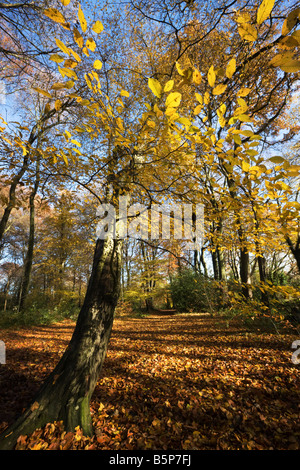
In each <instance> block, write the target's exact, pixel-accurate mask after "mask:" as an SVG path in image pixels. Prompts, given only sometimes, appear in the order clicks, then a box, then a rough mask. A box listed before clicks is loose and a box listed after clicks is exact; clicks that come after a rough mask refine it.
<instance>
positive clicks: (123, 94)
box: [120, 90, 129, 98]
mask: <svg viewBox="0 0 300 470" xmlns="http://www.w3.org/2000/svg"><path fill="white" fill-rule="evenodd" d="M120 95H121V96H125V97H126V98H129V93H128V91H127V90H121V92H120Z"/></svg>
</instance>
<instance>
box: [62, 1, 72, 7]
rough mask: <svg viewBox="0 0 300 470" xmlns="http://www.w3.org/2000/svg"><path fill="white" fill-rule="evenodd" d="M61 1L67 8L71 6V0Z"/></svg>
mask: <svg viewBox="0 0 300 470" xmlns="http://www.w3.org/2000/svg"><path fill="white" fill-rule="evenodd" d="M60 1H61V3H62V4H63V5H64V6H65V7H66V6H67V5H69V3H70V1H71V0H60Z"/></svg>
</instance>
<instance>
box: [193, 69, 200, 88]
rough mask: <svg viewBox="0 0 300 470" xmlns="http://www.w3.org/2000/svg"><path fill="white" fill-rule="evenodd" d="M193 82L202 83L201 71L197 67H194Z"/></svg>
mask: <svg viewBox="0 0 300 470" xmlns="http://www.w3.org/2000/svg"><path fill="white" fill-rule="evenodd" d="M193 82H194V83H196V85H200V84H201V82H202V76H201V73H200V72H199V70H197V69H194V71H193Z"/></svg>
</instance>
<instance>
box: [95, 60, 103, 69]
mask: <svg viewBox="0 0 300 470" xmlns="http://www.w3.org/2000/svg"><path fill="white" fill-rule="evenodd" d="M101 68H102V62H101V60H98V59H97V60H95V62H94V69H96V70H100V69H101Z"/></svg>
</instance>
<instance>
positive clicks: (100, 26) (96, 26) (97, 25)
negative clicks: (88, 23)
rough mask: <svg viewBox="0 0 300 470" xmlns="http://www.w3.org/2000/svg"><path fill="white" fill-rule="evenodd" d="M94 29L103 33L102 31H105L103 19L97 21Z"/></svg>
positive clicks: (95, 31)
mask: <svg viewBox="0 0 300 470" xmlns="http://www.w3.org/2000/svg"><path fill="white" fill-rule="evenodd" d="M92 30H93V31H94V33H97V34H99V33H101V31H103V24H102V23H101V21H96V22H95V23H94V24H93V26H92Z"/></svg>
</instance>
